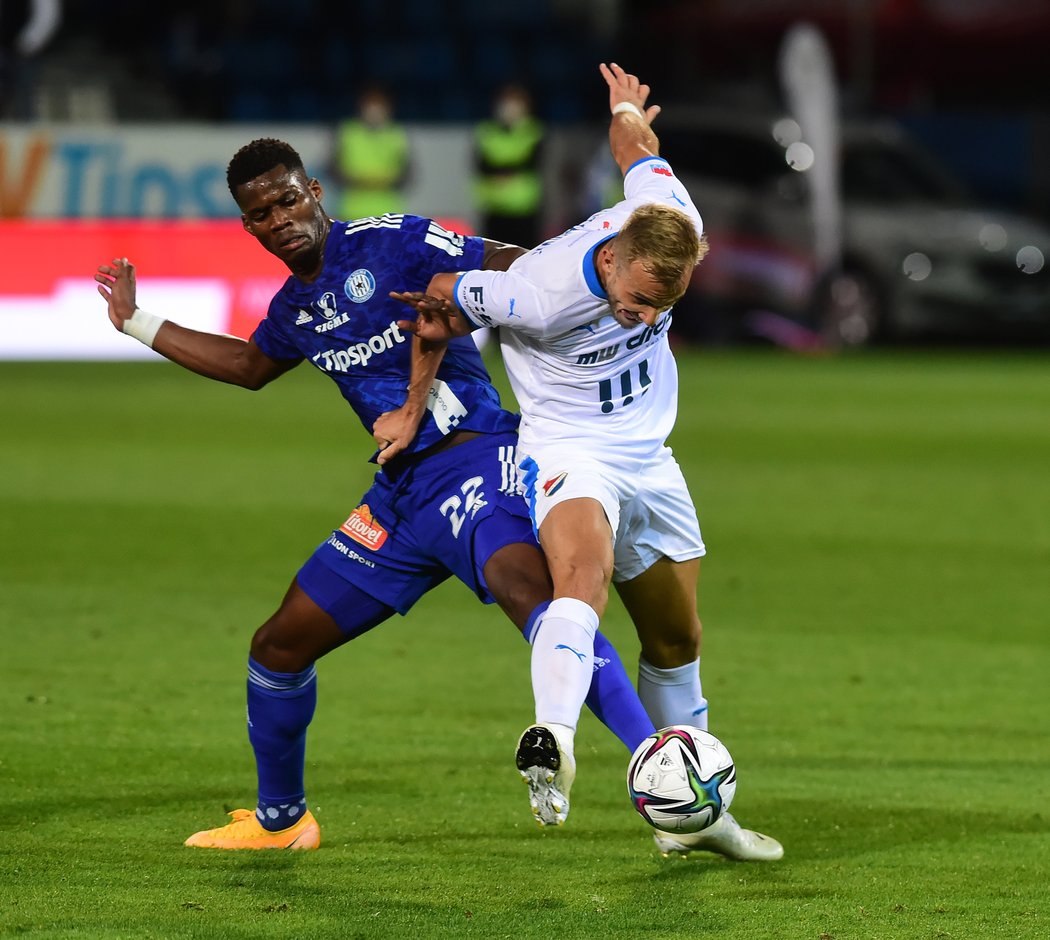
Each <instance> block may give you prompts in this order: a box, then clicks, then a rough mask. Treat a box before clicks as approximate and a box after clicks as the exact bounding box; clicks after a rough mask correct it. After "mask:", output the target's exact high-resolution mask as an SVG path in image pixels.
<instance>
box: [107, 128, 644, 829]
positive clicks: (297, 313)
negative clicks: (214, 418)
mask: <svg viewBox="0 0 1050 940" xmlns="http://www.w3.org/2000/svg"><path fill="white" fill-rule="evenodd" d="M227 183H228V185H229V189H230V192H231V194H232V195H233V197H234V199H235V200H236V202H237V205H238V206H239V208H240V210H241V213H242V223H243V226H244V228H245V230H246V231H247V232H248V233H249V234H250V235H253V236H254V237H255V238H256V239H257V240H258V241H259V243H260V244H261V245H262V246H263V247H264V248H265V249H266V250H267V251H269V252H271V253H272V254H274V255H275V256H276V257H278V258H280V259H281V261H283V262H284V264H285V265H286V266H287V267H288V269H289V271H290V272H291V276H290V277H289V278H288V279H287V280H286V281H285V283H284V285H283V286H282V288H281V289H280V290H279V291H278V293H277V294H276V295H275V296H274V298H273V299H272V300H271V302H270V306H269V309H268V312H267V316H266V318H265V319H264V320H262V322H261V323H260V324H259V326H258V327H257V329H256V330H255V332H254V333H253V334H252V336H251V338H250V339H249V340H242V339H239V338H237V337H233V336H225V335H219V334H213V333H204V332H200V331H196V330H191V329H188V328H186V327H183V326H180V325H178V324H177V323H175V322H173V321H171V320H167V319H163V318H161V317H158V316H156V315H153V314H150V313H146V312H145V311H143V310H141V309H140V308H139V307H138V306H137V304H136V286H135V268H134V266H133V265H132V264H130V263H129V262H128V260H127V259H126V258H119V259H114V260H113V261H112V262H111V263H110V264H103V265H100V266H99V268H98V270H97V272H96V274H95V280H96V281H97V282H98V291H99V293H100V294H101V295H102V297H103V298H104V299H105V301H106V303H107V307H108V313H109V318H110V320H111V322H112V323H113V325H114V326H115V327H116V328H117V329H118V330H120V331H122V332H124V333H126V334H128V335H130V336H132V337H134V338H135V339H137V340H139V341H140V342H143V343H145V344H146V345H147V346H150V347H151V348H152V349H154V350H155V351H156V352H158V353H159V354H161V355H162V356H164V357H166V358H167V359H169V360H171V361H172V362H175V363H177V364H178V365H181V366H183V367H184V368H186V369H189V370H191V371H193V372H196V373H198V374H200V375H203V376H205V377H207V378H211V379H215V380H217V381H221V382H227V383H230V384H233V385H239V386H243V387H245V388H248V389H259V388H262V387H263V386H264V385H266V384H268V383H269V382H271V381H273V380H274V379H276V378H278V377H280V376H281V375H282V374H284V373H285V372H287V371H288V370H289V369H291V368H293V367H295V366H296V365H298V364H299V363H300V362H303V361H305V360H309V361H310V362H311V363H313V365H314V366H315V367H316V368H317V369H319V370H320V371H321V372H324V373H325V374H327V375H328V376H329V377H330V378H331V379H333V380H334V381H335V383H336V384H337V386H338V387H339V390H340V392H341V393H342V395H343V397H344V398H345V399H346V401H347V402H348V403H349V404H350V406H351V407H352V408H353V409H354V411H355V412H356V414H357V415H358V417H359V418H360V420H361V422H362V424H363V425H364V427H365V428H366V430H368V431H369V432H371V433H372V434H373V436H374V438H375V439H376V442H377V444H378V445H379V450H378V452H377V453H376V454H374V455H373V459H374V460H376V461H377V462H378V463H380V464H381V469H380V470H379V472H377V473H376V476H375V478H374V481H373V483H372V486H371V487H370V488H369V490H368V491H367V492H366V493H365V494H364V495H363V496H362V497H361V499H360V501H359V502H358V504H357V506H356V508H355V509H353V511H352V512H351V513H350V514H349V517H348V518H347V519H346V521H345V522H343V523H342V524H341V525H340V526H339V527H338V528H336V529H335V530H334V531H333V532H332V534H331V535H330V536H328V537H327V538H325V539H324V541H322V542H321V544H320V545H319V546H318V548H317V549H316V551H315V552H314V553H313V554H312V555H311V556H310V558H308V559H307V560H306V562H305V563H304V564H303V566H302V567H301V568H300V569H299V571H298V573H297V574H296V575H295V577H294V579H293V580H292V583H291V585H290V586H289V588H288V590H287V593H286V594H285V596H284V599H283V600H282V602H281V604H280V606H279V607H278V609H277V611H276V612H275V613H274V614H273V615H272V616H271V617H270V618H269V619H268V620H267V621H266V622H265V623H264V624H263V625H262V626H261V627H260V628H259V629H258V630H257V631H256V632H255V634H254V636H253V637H252V641H251V648H250V655H249V659H248V683H247V698H248V737H249V740H250V742H251V746H252V748H253V750H254V753H255V760H256V769H257V774H258V803H257V806H256V808H255V809H239V810H235V811H234V812H233V813H231V814H230V815H231V816H232V817H233V820H232V821H231V822H230V823H228V824H227V825H225V826H221V827H219V828H216V829H209V830H204V831H202V832H198V833H195V834H194V835H192V836H190V838H189V839H187V840H186V844H187V845H190V846H195V847H202V848H219V849H264V848H288V849H314V848H317V847H318V845H319V844H320V829H319V827H318V824H317V821H316V819H315V818H314V816H313V814H312V813H311V812H310V811H309V809H308V807H307V802H306V796H305V784H304V762H305V747H306V732H307V727H308V725H309V723H310V721H311V719H312V717H313V713H314V708H315V705H316V701H317V675H316V666H315V663H316V660H317V659H319V658H320V657H322V656H324V655H325V654H326V653H328V652H330V651H331V650H333V649H335V648H337V647H339V646H341V645H343V644H344V643H346V642H347V641H349V640H352V639H353V638H354V637H357V636H360V635H361V634H363V633H365V632H366V631H368V630H370V629H371V628H373V627H375V626H377V625H378V624H380V623H382V622H383V621H384V620H386V619H387V618H389V617H391V616H392V615H393V614H394V613H399V614H405V613H407V611H408V610H409V609H410V608H411V607H412V605H413V604H414V603H415V602H416V601H417V600H418V599H419V598H420V597H421V596H422V595H423V594H425V593H426V592H427V591H428V590H430V589H431V588H433V587H435V586H436V585H438V584H440V583H441V582H442V581H444V580H446V579H447V578H448V577H450V576H453V575H454V576H455V577H457V578H459V579H460V580H461V581H462V582H463V583H464V584H466V585H467V586H468V587H469V588H470V589H471V590H473V591H474V592H475V594H476V595H477V596H478V597H479V599H481V600H482V601H483V602H485V603H493V602H495V603H497V604H499V606H500V607H501V608H502V609H503V611H504V612H505V613H506V614H507V616H508V617H509V618H510V620H511V621H512V622H513V623H514V624H515V625H516V626H517V627H518V628H519V629H520V630H521V631H522V632H523V633H524V634H525V635H526V636H527V637H528V636H529V634H530V631H531V629H532V627H533V626H534V624H535V623H536V622H537V620H538V618H539V617H540V616H541V615H542V613H543V611H544V610H545V609H546V606H547V604H548V603H549V602H550V600H551V596H552V594H551V581H550V576H549V573H548V571H547V567H546V563H545V560H544V557H543V554H542V552H541V551H540V549H539V546H538V543H537V542H536V539H535V537H534V535H533V532H532V524H531V521H530V519H529V511H528V506H527V504H526V502H525V500H524V499H523V497H522V495H521V492H522V491H521V489H520V488H519V484H518V474H517V470H516V464H517V457H516V444H517V435H516V429H517V425H518V416H517V415H515V414H513V413H511V412H509V411H507V410H506V409H504V408H503V407H502V406H501V404H500V400H499V395H498V393H497V391H496V389H495V388H494V387H493V385H492V383H491V381H490V378H489V375H488V373H487V371H486V369H485V366H484V363H483V362H482V360H481V357H480V354H479V353H478V350H477V347H476V346H475V345H474V343H473V341H472V340H471V339H469V338H467V339H464V340H462V341H453V342H452V343H450V344H449V345H448V348H447V350H445V351H444V354H443V356H442V354H441V348H442V347H441V346H440V345H437V346H433V347H430V346H428V344H427V343H425V342H424V341H421V340H420V339H419V338H418V337H413V336H411V335H410V334H408V333H405V332H402V331H401V330H400V329H399V327H398V325H397V320H398V317H399V316H401V310H402V309H403V308H401V306H400V304H399V303H398V302H397V301H396V300H394V299H391V298H390V296H389V293H390V292H391V291H394V290H405V289H407V290H423V289H425V287H426V285H427V283H428V282H429V281H430V279H431V278H432V277H433V275H435V274H436V273H439V272H442V271H451V270H456V269H458V268H463V267H467V268H469V267H483V268H499V267H501V266H505V265H506V264H509V263H510V259H511V258H512V257H514V256H516V255H517V254H518V253H519V252H518V250H516V249H511V250H509V249H510V246H505V245H501V244H500V243H497V242H492V241H489V240H486V239H483V238H479V237H464V236H462V235H458V234H455V233H453V232H449V231H447V230H446V229H444V228H443V227H442V226H441V225H439V224H438V223H437V222H435V221H433V220H430V219H426V218H422V217H418V216H412V215H399V214H391V215H385V216H382V217H379V218H366V219H358V220H355V221H350V222H341V221H335V220H332V219H330V218H329V217H328V215H327V214H326V213H325V211H324V208H323V206H322V204H321V199H322V195H323V193H322V188H321V185H320V183H319V182H318V181H317V180H316V179H311V178H308V177H307V175H306V172H305V169H304V167H303V163H302V160H301V159H300V157H299V155H298V153H296V151H295V150H294V149H293V148H292V147H291V146H290V145H289V144H287V143H285V142H284V141H280V140H276V139H273V138H263V139H258V140H254V141H252V142H251V143H249V144H247V145H245V146H244V147H242V148H241V149H240V150H239V151H238V152H237V153H236V154H235V155H234V157H233V159H232V160H231V161H230V164H229V167H228V169H227ZM413 361H415V363H416V369H415V370H414V371H413V370H412V368H411V366H412V363H413ZM410 375H411V376H412V381H411V382H410V380H409V377H410ZM406 390H407V391H406ZM417 427H418V433H417ZM595 650H596V656H595V662H596V663H600V664H601V668H599V669H596V670H595V671H594V674H593V681H592V694H591V695H590V697H589V699H588V704H589V705H590V706H591V708H592V710H593V711H594V712H595V714H596V715H597V716H598V717H599V718H600V719H601V720H602V721H603V722H604V723H605V724H606V725H607V726H608V727H609V728H610V729H611V730H612V731H613V732H614V733H615V734H616V735H617V737H619V738H620V740H621V741H622V742H623V743H624V745H625V746H626V747H627V748H628V749H630V750H633V749H634V748H635V747H636V746H637V744H639V743H640V742H641V740H642V739H643V738H644V737H645V736H646V735H648V734H650V733H651V732H652V731H653V730H654V729H653V725H652V722H651V721H650V720H649V718H648V715H647V714H646V712H645V710H644V709H643V707H642V705H641V702H640V700H639V699H638V696H637V693H636V692H635V690H634V687H633V685H632V683H631V681H630V679H629V678H628V677H627V674H626V672H625V670H624V668H623V665H622V663H621V662H620V659H619V657H618V656H617V655H616V652H615V650H614V649H613V647H612V646H611V644H609V643H608V641H607V640H605V638H604V637H601V636H600V634H599V637H598V638H597V639H596V644H595Z"/></svg>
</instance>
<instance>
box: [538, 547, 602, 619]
mask: <svg viewBox="0 0 1050 940" xmlns="http://www.w3.org/2000/svg"><path fill="white" fill-rule="evenodd" d="M612 569H613V566H612V559H609V560H608V561H606V560H605V559H603V558H589V557H586V556H577V557H575V558H572V559H568V560H565V561H564V562H562V563H561V564H559V565H557V566H552V570H551V574H552V575H553V576H554V590H555V593H556V594H557V595H558V596H559V597H577V598H579V599H580V600H582V601H585V602H586V603H588V604H590V605H591V606H592V607H593V608H594V609H595V610H597V611H603V610H605V605H606V603H607V602H608V600H609V584H610V582H611V581H612Z"/></svg>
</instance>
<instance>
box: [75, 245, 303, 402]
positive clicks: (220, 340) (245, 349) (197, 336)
mask: <svg viewBox="0 0 1050 940" xmlns="http://www.w3.org/2000/svg"><path fill="white" fill-rule="evenodd" d="M95 280H96V281H97V282H98V292H99V294H100V295H101V297H102V299H103V300H105V301H106V306H107V308H108V312H109V319H110V322H111V323H112V324H113V326H114V327H115V328H116V329H117V330H119V331H120V332H122V333H127V334H128V335H129V336H132V337H134V338H135V339H137V340H138V341H139V342H141V343H144V344H145V345H146V346H149V347H150V348H151V349H153V350H155V351H156V352H158V353H160V354H161V355H162V356H164V357H165V358H166V359H170V360H171V361H172V362H174V363H176V364H178V365H180V366H182V367H183V368H185V369H189V370H190V371H191V372H196V373H197V374H198V375H203V376H205V377H206V378H209V379H215V380H216V381H219V382H228V383H229V384H231V385H240V386H241V387H242V388H249V389H259V388H262V387H263V386H264V385H266V384H267V383H268V382H271V381H273V379H275V378H277V377H278V376H279V375H282V374H284V373H285V372H287V371H288V370H289V369H291V368H292V367H293V366H295V365H297V364H298V361H297V360H296V361H288V362H278V361H277V360H275V359H271V358H270V357H269V356H267V355H266V354H265V353H264V352H263V351H262V350H261V349H260V348H259V347H258V346H256V345H255V343H253V342H252V341H251V340H243V339H241V338H239V337H237V336H225V335H222V334H219V333H202V332H201V331H199V330H191V329H188V328H187V327H184V326H179V324H177V323H173V322H172V321H171V320H165V319H164V318H162V317H158V316H156V315H155V314H152V313H146V312H145V311H144V310H140V309H139V308H138V306H137V304H136V302H135V266H134V265H133V264H131V263H130V262H129V261H128V259H127V258H114V259H113V262H112V263H111V264H101V265H99V267H98V270H97V271H96V272H95Z"/></svg>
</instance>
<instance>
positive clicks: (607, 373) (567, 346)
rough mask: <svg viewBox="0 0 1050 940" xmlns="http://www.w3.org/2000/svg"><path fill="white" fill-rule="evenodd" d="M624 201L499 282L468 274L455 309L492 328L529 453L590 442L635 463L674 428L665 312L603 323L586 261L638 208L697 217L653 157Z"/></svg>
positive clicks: (604, 313)
mask: <svg viewBox="0 0 1050 940" xmlns="http://www.w3.org/2000/svg"><path fill="white" fill-rule="evenodd" d="M624 193H625V196H626V198H625V199H624V201H623V202H620V203H617V204H616V205H615V206H613V207H611V208H609V209H604V210H602V211H600V212H597V213H595V214H594V215H592V216H591V217H590V218H589V219H587V220H586V221H585V222H582V223H581V224H579V225H575V226H573V227H572V228H571V229H569V230H568V231H567V232H564V233H563V234H561V235H558V236H556V237H554V238H551V239H548V240H547V241H545V242H544V243H543V244H541V245H538V246H537V247H536V248H533V249H532V250H531V251H529V252H527V253H526V254H524V255H522V256H521V257H520V258H518V259H517V260H516V261H515V262H514V263H513V264H512V265H511V267H510V269H509V270H508V271H468V272H466V273H465V274H462V275H461V276H460V277H459V278H458V279H457V281H456V284H455V289H454V298H455V302H456V303H457V305H458V306H459V308H460V309H461V310H462V311H463V312H464V314H465V315H466V316H467V318H468V319H469V320H470V321H471V322H472V323H474V324H475V325H477V326H498V327H501V329H500V331H499V336H500V344H501V347H502V352H503V361H504V365H505V366H506V369H507V374H508V377H509V379H510V383H511V387H512V388H513V390H514V395H515V397H516V398H517V400H518V406H519V408H520V410H521V416H522V420H521V428H520V430H519V438H520V442H521V449H522V450H523V451H524V452H526V453H528V452H529V451H530V450H531V449H532V448H533V447H534V446H536V445H543V444H551V443H556V442H559V441H561V442H566V441H574V442H577V443H579V442H581V440H583V441H585V442H593V443H594V444H595V445H596V446H599V447H601V448H603V449H604V448H606V447H611V448H613V449H615V450H617V451H619V452H621V453H624V454H626V453H633V454H638V455H643V454H646V453H651V452H653V451H654V450H655V449H658V448H659V447H661V446H662V445H663V443H664V441H665V440H666V439H667V437H668V435H669V434H670V433H671V430H672V428H673V427H674V422H675V417H676V414H677V407H678V372H677V368H676V365H675V361H674V357H673V356H672V354H671V348H670V346H669V344H668V341H667V333H668V329H669V328H670V325H671V313H670V311H666V312H665V313H663V314H662V315H661V317H660V318H659V319H658V320H657V322H656V324H655V325H654V326H651V327H648V326H645V325H644V324H639V325H638V326H637V327H634V328H632V329H625V328H624V327H622V326H621V325H620V324H619V323H617V321H616V320H615V319H614V318H613V316H612V314H611V312H610V308H609V302H608V298H607V296H606V294H605V290H604V289H603V288H602V285H601V283H600V282H599V280H598V276H597V273H596V270H595V253H596V252H597V250H598V249H599V248H600V247H601V245H602V244H603V243H604V242H606V241H608V240H609V239H610V238H612V237H613V236H614V235H616V233H617V232H618V231H619V230H620V227H621V226H622V225H623V224H624V223H625V222H626V221H627V218H628V216H629V215H630V214H631V212H633V211H634V209H636V208H637V207H638V206H641V205H645V204H647V203H663V204H665V205H669V206H673V207H674V208H677V209H680V210H681V211H683V212H685V213H686V214H687V215H688V216H689V217H690V218H692V219H693V220H694V222H695V224H696V228H697V232H698V233H700V232H702V231H703V225H702V222H701V220H700V214H699V213H698V212H697V210H696V207H695V206H694V205H693V203H692V200H691V199H690V198H689V194H688V193H687V192H686V190H685V187H684V186H683V185H682V184H681V183H680V182H679V181H678V180H677V179H676V178H675V176H674V173H673V171H672V170H671V167H670V165H669V164H668V163H667V161H666V160H664V159H662V158H660V157H649V158H646V159H644V160H639V161H638V162H637V163H635V164H634V165H633V166H632V167H631V168H630V169H629V170H628V171H627V174H626V176H625V177H624Z"/></svg>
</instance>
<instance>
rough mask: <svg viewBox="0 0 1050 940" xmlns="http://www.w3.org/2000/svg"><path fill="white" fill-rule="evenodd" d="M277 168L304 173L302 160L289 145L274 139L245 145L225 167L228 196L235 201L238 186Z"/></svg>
mask: <svg viewBox="0 0 1050 940" xmlns="http://www.w3.org/2000/svg"><path fill="white" fill-rule="evenodd" d="M279 166H283V167H284V168H285V169H287V170H302V171H303V173H305V172H306V168H305V167H304V166H303V158H302V157H300V156H299V154H298V152H297V151H296V149H295V148H294V147H293V146H292V145H291V144H289V143H287V142H285V141H283V140H278V139H277V138H276V137H260V138H258V139H256V140H253V141H251V143H247V144H245V145H244V146H243V147H241V149H240V150H238V151H237V152H236V153H235V154H234V155H233V159H232V160H230V162H229V165H228V166H227V167H226V185H227V186H229V188H230V195H231V196H233V197H234V198H235V199H236V198H237V187H238V186H243V185H244V184H245V183H248V182H250V181H251V180H253V179H255V177H257V176H262V175H263V174H264V173H269V172H270V170H272V169H274V168H275V167H279Z"/></svg>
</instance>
